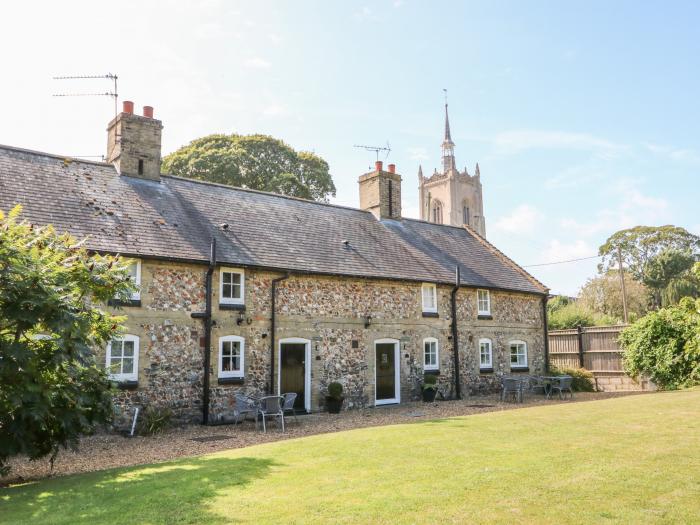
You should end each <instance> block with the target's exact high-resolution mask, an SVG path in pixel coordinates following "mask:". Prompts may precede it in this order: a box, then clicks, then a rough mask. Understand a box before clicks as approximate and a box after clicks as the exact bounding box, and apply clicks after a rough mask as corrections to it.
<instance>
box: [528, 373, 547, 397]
mask: <svg viewBox="0 0 700 525" xmlns="http://www.w3.org/2000/svg"><path fill="white" fill-rule="evenodd" d="M527 388H528V390H530V391H531V392H535V391H536V390H540V389H541V390H542V393H544V390H545V388H544V381H543V380H542V378H541V377H540V376H530V377H529V378H528V383H527Z"/></svg>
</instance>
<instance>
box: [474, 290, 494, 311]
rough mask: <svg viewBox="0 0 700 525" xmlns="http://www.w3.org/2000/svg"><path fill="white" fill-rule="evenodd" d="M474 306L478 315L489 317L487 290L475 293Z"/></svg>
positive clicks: (489, 296) (489, 301)
mask: <svg viewBox="0 0 700 525" xmlns="http://www.w3.org/2000/svg"><path fill="white" fill-rule="evenodd" d="M476 306H477V312H478V315H491V294H489V291H488V290H477V291H476Z"/></svg>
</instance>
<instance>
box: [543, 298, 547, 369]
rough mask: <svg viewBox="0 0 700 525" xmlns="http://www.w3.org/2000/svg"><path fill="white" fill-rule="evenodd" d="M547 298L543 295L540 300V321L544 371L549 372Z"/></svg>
mask: <svg viewBox="0 0 700 525" xmlns="http://www.w3.org/2000/svg"><path fill="white" fill-rule="evenodd" d="M548 299H549V297H548V296H547V295H545V296H544V297H543V298H542V319H543V320H544V371H545V373H548V372H549V330H548V328H547V324H548V323H549V321H548V319H547V300H548Z"/></svg>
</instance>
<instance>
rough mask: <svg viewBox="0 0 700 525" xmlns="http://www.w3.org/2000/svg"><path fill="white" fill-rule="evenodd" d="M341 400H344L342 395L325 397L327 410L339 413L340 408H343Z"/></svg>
mask: <svg viewBox="0 0 700 525" xmlns="http://www.w3.org/2000/svg"><path fill="white" fill-rule="evenodd" d="M343 401H345V398H344V397H341V398H340V399H337V398H335V397H327V398H326V408H327V409H328V412H329V413H331V414H340V409H341V408H343Z"/></svg>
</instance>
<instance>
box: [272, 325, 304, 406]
mask: <svg viewBox="0 0 700 525" xmlns="http://www.w3.org/2000/svg"><path fill="white" fill-rule="evenodd" d="M288 343H292V344H303V345H304V408H305V409H306V411H307V412H311V340H310V339H304V338H302V337H285V338H284V339H280V340H279V342H278V343H277V393H278V394H280V395H282V392H281V391H280V389H281V388H282V345H283V344H288Z"/></svg>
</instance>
